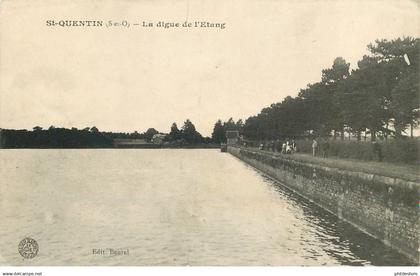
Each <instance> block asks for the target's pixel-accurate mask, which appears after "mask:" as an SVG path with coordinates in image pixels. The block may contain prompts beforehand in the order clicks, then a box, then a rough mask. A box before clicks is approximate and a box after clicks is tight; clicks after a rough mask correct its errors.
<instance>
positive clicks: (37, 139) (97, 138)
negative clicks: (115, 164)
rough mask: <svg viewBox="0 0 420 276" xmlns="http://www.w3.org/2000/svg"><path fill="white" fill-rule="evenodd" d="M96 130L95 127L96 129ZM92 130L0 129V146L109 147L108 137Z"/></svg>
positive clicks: (54, 128)
mask: <svg viewBox="0 0 420 276" xmlns="http://www.w3.org/2000/svg"><path fill="white" fill-rule="evenodd" d="M96 130H97V129H96ZM96 130H95V129H93V130H92V131H90V130H89V131H86V130H78V129H75V128H73V129H66V128H56V127H50V128H48V129H47V130H42V128H41V127H34V130H33V131H28V130H10V129H2V130H0V148H109V147H112V146H113V141H112V139H111V138H110V137H107V136H106V135H105V134H103V133H100V132H99V131H96Z"/></svg>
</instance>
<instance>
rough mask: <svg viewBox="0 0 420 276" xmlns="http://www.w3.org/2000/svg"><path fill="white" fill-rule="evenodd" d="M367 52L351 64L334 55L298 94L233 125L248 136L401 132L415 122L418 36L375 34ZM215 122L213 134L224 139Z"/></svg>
mask: <svg viewBox="0 0 420 276" xmlns="http://www.w3.org/2000/svg"><path fill="white" fill-rule="evenodd" d="M367 47H368V50H369V52H370V54H369V55H365V56H363V57H362V59H361V60H359V61H358V63H357V68H356V69H354V70H350V64H349V63H348V62H346V60H345V59H344V58H342V57H337V58H336V59H335V60H334V62H333V65H332V67H331V68H327V69H324V70H322V72H321V73H322V78H321V81H319V82H316V83H313V84H308V85H307V87H306V88H304V89H301V90H300V92H299V93H298V96H297V97H290V96H288V97H286V98H285V99H284V100H283V101H281V102H279V103H274V104H272V105H271V106H269V107H266V108H264V109H262V110H261V112H260V113H259V114H258V115H255V116H251V117H249V118H248V119H246V121H245V123H244V124H243V126H235V127H236V129H237V130H240V131H241V133H242V134H243V135H244V137H245V138H246V139H250V140H271V139H285V138H302V137H308V136H310V137H329V136H332V137H334V138H337V137H341V139H344V136H345V133H348V134H349V135H354V136H356V137H357V139H358V140H361V139H362V135H363V136H364V137H365V138H366V135H367V134H368V135H369V136H370V139H371V140H372V141H374V140H376V138H377V136H380V137H381V138H384V139H387V138H388V137H389V136H393V137H396V138H401V137H403V136H404V134H406V135H407V133H406V131H407V130H408V129H411V136H412V135H413V129H414V128H415V127H417V126H418V125H419V110H420V109H419V108H420V106H419V103H420V102H419V62H418V61H419V50H420V48H419V38H412V37H404V38H397V39H393V40H386V39H382V40H376V41H375V42H374V43H371V44H369V45H368V46H367ZM225 124H226V127H227V122H226V123H224V124H223V123H222V122H221V121H220V120H219V121H218V122H216V124H215V126H214V129H213V135H212V137H213V139H214V140H217V141H219V140H223V139H224V138H223V139H222V136H221V132H222V131H221V129H223V128H225V129H224V130H226V127H225Z"/></svg>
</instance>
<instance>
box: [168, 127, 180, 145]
mask: <svg viewBox="0 0 420 276" xmlns="http://www.w3.org/2000/svg"><path fill="white" fill-rule="evenodd" d="M169 139H170V140H171V141H176V140H179V139H181V132H180V130H179V129H178V126H177V125H176V123H173V124H172V126H171V132H170V133H169Z"/></svg>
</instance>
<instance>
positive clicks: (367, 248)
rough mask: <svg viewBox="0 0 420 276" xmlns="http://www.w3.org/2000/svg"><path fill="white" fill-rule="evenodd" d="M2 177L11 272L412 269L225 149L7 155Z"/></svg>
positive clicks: (1, 211)
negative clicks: (29, 245)
mask: <svg viewBox="0 0 420 276" xmlns="http://www.w3.org/2000/svg"><path fill="white" fill-rule="evenodd" d="M0 177H1V179H2V180H4V181H2V182H1V184H0V216H1V218H2V223H1V225H0V248H1V252H0V264H2V265H5V264H9V265H65V264H66V265H409V264H410V263H409V262H408V260H407V259H406V258H404V257H403V256H401V255H400V254H398V253H396V252H395V251H392V250H390V249H389V248H387V247H385V246H383V245H382V244H381V243H380V242H379V241H377V240H375V239H373V238H371V237H369V236H367V235H366V234H364V233H362V232H360V231H358V230H357V229H355V228H354V227H352V226H350V225H348V224H347V223H344V222H342V221H341V220H339V219H338V218H337V217H335V216H333V215H331V214H330V213H328V212H326V211H324V210H322V209H320V208H319V207H317V206H315V205H314V204H312V203H310V202H308V201H307V200H305V199H303V198H301V197H299V196H298V195H296V194H295V193H293V192H291V191H289V190H287V189H286V188H284V187H283V186H282V185H280V184H279V183H276V182H274V181H272V180H270V179H268V178H266V177H265V176H264V175H262V174H261V173H259V172H258V171H256V170H255V169H253V168H252V167H250V166H248V165H246V164H244V163H242V162H241V161H239V160H238V159H236V158H234V157H232V156H231V155H229V154H222V153H220V152H219V151H217V150H170V149H162V150H2V151H0ZM26 236H30V237H32V238H34V239H35V240H37V242H38V244H39V247H40V249H39V253H38V256H37V257H35V258H34V259H30V260H24V259H22V257H21V256H20V255H19V253H18V250H17V245H18V243H19V242H20V240H22V239H23V238H24V237H26ZM109 249H113V250H117V251H118V252H128V255H127V254H121V255H110V254H109ZM94 250H96V251H94ZM101 250H103V251H101ZM94 252H95V254H94ZM98 252H105V253H104V254H98Z"/></svg>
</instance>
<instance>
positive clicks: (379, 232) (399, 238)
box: [228, 146, 420, 264]
mask: <svg viewBox="0 0 420 276" xmlns="http://www.w3.org/2000/svg"><path fill="white" fill-rule="evenodd" d="M228 152H229V153H230V154H232V155H234V156H236V157H237V158H239V159H240V160H242V161H244V162H246V163H248V164H250V165H251V166H253V167H255V168H256V169H258V170H260V171H262V172H263V173H265V174H267V175H269V176H271V177H272V178H274V179H276V180H278V181H279V182H281V183H282V184H283V185H285V186H286V187H288V188H290V189H292V190H294V191H295V192H297V193H298V194H300V195H301V196H303V197H305V198H307V199H309V200H310V201H312V202H314V203H315V204H317V205H319V206H321V207H322V208H324V209H326V210H328V211H330V212H331V213H333V214H335V215H337V216H338V217H339V218H341V219H343V220H345V221H347V222H349V223H351V224H352V225H354V226H356V227H357V228H358V229H360V230H362V231H364V232H366V233H368V234H370V235H371V236H374V237H375V238H377V239H380V240H381V241H382V242H384V243H385V244H386V245H388V246H391V247H393V248H394V249H396V250H398V251H399V252H401V253H403V254H404V255H406V256H408V257H409V258H410V259H412V260H413V261H414V262H417V264H419V263H420V255H419V239H420V209H419V208H418V207H417V202H418V201H419V199H420V184H419V183H416V182H410V181H405V180H402V179H398V178H391V177H385V176H380V175H375V174H368V173H363V172H353V171H348V170H342V169H337V168H330V167H325V166H319V165H315V164H311V163H305V162H301V161H296V160H292V159H290V158H287V157H282V156H275V155H273V154H271V153H268V152H267V153H266V152H262V151H257V150H251V149H247V148H240V147H234V146H229V147H228Z"/></svg>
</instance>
